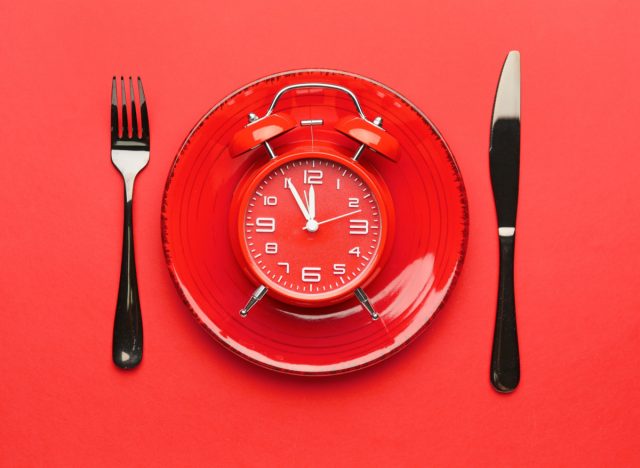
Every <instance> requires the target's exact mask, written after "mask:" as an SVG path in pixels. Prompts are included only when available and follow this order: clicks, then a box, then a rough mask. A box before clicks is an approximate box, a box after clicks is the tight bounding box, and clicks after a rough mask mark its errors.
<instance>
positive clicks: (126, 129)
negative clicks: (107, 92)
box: [120, 76, 129, 138]
mask: <svg viewBox="0 0 640 468" xmlns="http://www.w3.org/2000/svg"><path fill="white" fill-rule="evenodd" d="M120 84H121V85H122V86H121V88H122V96H120V100H121V101H122V138H128V137H129V119H128V118H127V92H126V89H125V86H124V77H123V76H121V77H120Z"/></svg>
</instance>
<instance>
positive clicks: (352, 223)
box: [349, 219, 369, 236]
mask: <svg viewBox="0 0 640 468" xmlns="http://www.w3.org/2000/svg"><path fill="white" fill-rule="evenodd" d="M349 234H353V235H356V236H364V235H366V234H369V221H367V220H366V219H350V220H349Z"/></svg>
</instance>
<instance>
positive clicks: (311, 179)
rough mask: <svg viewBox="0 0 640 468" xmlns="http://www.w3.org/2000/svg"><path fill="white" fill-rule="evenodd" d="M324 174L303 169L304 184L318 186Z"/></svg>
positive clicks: (317, 170) (319, 171) (315, 170)
mask: <svg viewBox="0 0 640 468" xmlns="http://www.w3.org/2000/svg"><path fill="white" fill-rule="evenodd" d="M323 176H324V174H323V173H322V171H321V170H320V169H305V170H304V183H305V184H309V185H319V184H321V183H322V177H323Z"/></svg>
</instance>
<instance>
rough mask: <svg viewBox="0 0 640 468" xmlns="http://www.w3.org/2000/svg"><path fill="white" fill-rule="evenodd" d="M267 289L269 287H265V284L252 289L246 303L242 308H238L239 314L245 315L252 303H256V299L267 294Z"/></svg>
mask: <svg viewBox="0 0 640 468" xmlns="http://www.w3.org/2000/svg"><path fill="white" fill-rule="evenodd" d="M268 290H269V289H267V287H266V286H263V285H260V286H258V289H256V290H255V291H253V294H252V295H251V297H250V298H249V301H248V302H247V305H246V306H244V309H240V316H242V317H246V316H247V314H248V313H249V311H250V310H251V308H252V307H253V306H254V305H256V304H257V303H258V301H259V300H260V299H262V298H263V297H264V295H265V294H267V291H268Z"/></svg>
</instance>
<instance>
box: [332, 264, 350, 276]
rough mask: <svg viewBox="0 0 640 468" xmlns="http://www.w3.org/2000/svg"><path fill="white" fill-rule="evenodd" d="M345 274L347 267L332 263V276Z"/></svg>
mask: <svg viewBox="0 0 640 468" xmlns="http://www.w3.org/2000/svg"><path fill="white" fill-rule="evenodd" d="M346 272H347V265H345V264H344V263H334V264H333V274H334V275H344V274H345V273H346Z"/></svg>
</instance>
